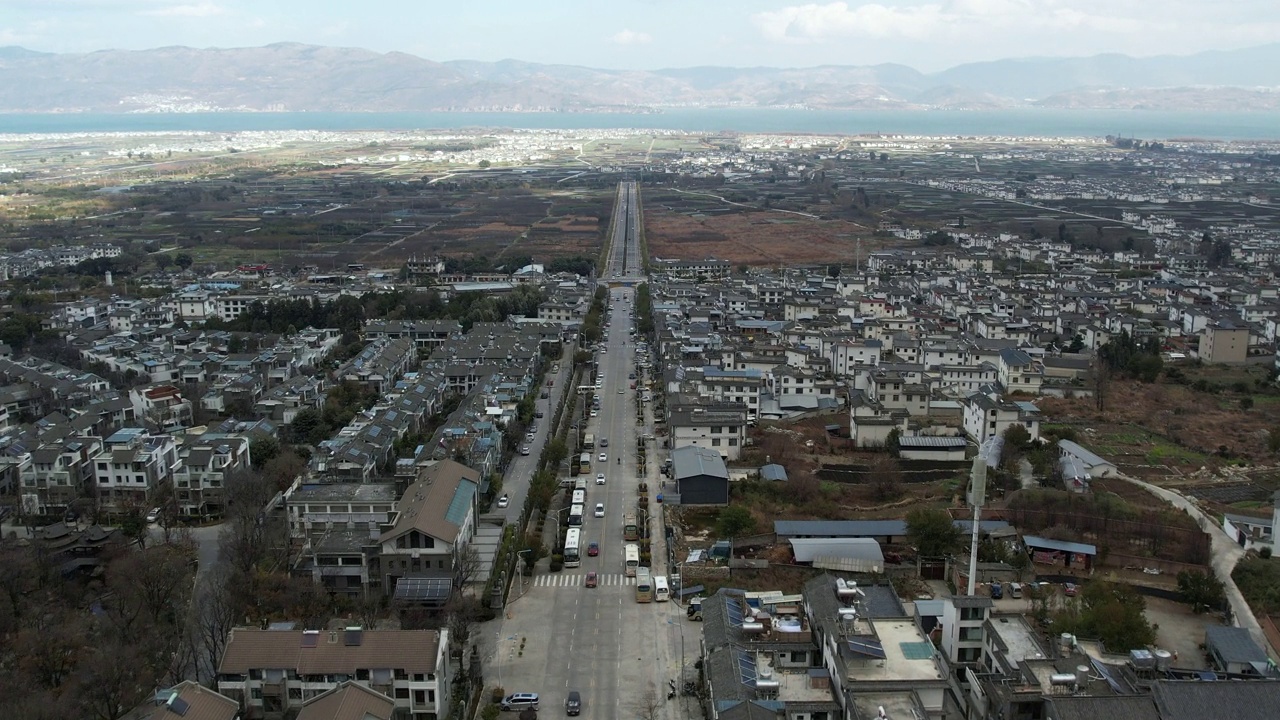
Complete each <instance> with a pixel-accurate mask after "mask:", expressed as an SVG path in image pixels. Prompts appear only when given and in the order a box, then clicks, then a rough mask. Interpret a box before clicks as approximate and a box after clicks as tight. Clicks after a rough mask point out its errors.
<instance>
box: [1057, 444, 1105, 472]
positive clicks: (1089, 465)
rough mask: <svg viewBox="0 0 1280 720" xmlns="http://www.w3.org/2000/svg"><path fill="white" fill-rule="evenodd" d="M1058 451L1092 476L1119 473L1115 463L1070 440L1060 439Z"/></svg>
mask: <svg viewBox="0 0 1280 720" xmlns="http://www.w3.org/2000/svg"><path fill="white" fill-rule="evenodd" d="M1058 451H1059V452H1060V453H1061V457H1062V458H1063V459H1068V458H1069V459H1071V460H1072V461H1074V464H1075V465H1077V466H1078V467H1079V468H1081V469H1083V470H1084V471H1085V472H1087V473H1088V474H1089V477H1090V478H1093V479H1097V478H1104V477H1114V476H1116V475H1117V474H1118V473H1119V470H1118V469H1117V468H1116V465H1115V463H1113V462H1110V461H1108V460H1104V459H1102V458H1101V457H1099V456H1097V455H1095V454H1094V453H1093V452H1091V451H1089V450H1086V449H1085V448H1083V447H1081V446H1080V445H1078V444H1076V443H1074V442H1071V441H1070V440H1059V441H1058Z"/></svg>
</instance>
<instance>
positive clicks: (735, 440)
mask: <svg viewBox="0 0 1280 720" xmlns="http://www.w3.org/2000/svg"><path fill="white" fill-rule="evenodd" d="M729 447H738V438H729Z"/></svg>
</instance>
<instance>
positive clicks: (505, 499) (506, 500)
mask: <svg viewBox="0 0 1280 720" xmlns="http://www.w3.org/2000/svg"><path fill="white" fill-rule="evenodd" d="M510 504H511V498H508V497H507V496H506V495H505V494H504V495H503V496H502V497H500V498H498V507H500V508H504V507H506V506H508V505H510Z"/></svg>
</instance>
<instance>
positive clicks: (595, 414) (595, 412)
mask: <svg viewBox="0 0 1280 720" xmlns="http://www.w3.org/2000/svg"><path fill="white" fill-rule="evenodd" d="M591 417H600V411H599V410H597V409H595V408H592V409H591Z"/></svg>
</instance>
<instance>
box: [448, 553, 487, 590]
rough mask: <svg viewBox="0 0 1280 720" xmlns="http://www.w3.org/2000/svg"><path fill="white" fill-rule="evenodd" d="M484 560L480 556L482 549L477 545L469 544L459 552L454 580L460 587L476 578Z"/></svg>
mask: <svg viewBox="0 0 1280 720" xmlns="http://www.w3.org/2000/svg"><path fill="white" fill-rule="evenodd" d="M483 564H484V561H483V560H482V559H481V557H480V551H479V550H477V549H476V547H475V545H467V546H466V547H465V548H463V549H462V552H460V553H458V557H457V558H456V564H455V566H454V573H453V581H454V583H455V584H456V585H457V587H458V588H459V589H462V588H465V587H466V586H467V583H469V582H471V581H472V580H474V579H475V577H476V575H477V574H478V573H479V572H480V568H481V567H482V566H483Z"/></svg>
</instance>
